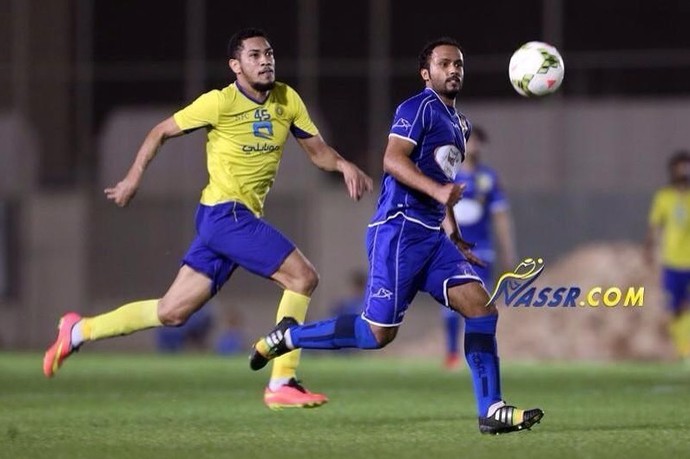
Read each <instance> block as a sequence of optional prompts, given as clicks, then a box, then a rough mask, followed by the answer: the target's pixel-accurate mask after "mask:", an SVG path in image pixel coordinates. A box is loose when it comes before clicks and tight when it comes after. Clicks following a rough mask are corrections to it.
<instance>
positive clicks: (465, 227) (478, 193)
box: [453, 164, 508, 262]
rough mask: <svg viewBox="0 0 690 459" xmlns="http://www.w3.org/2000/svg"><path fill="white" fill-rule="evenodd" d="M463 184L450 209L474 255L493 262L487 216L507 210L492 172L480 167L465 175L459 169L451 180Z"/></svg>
mask: <svg viewBox="0 0 690 459" xmlns="http://www.w3.org/2000/svg"><path fill="white" fill-rule="evenodd" d="M455 181H456V182H457V183H464V184H465V191H464V192H463V194H462V199H461V200H460V201H458V203H457V204H456V205H455V207H454V208H453V213H454V214H455V220H456V222H457V223H458V226H459V227H460V231H461V232H462V237H463V239H465V240H466V241H469V242H473V243H475V244H476V246H475V250H474V252H475V253H476V254H477V256H479V257H480V258H482V259H483V260H484V261H488V262H491V261H493V260H494V257H495V255H494V250H493V245H492V237H491V235H492V227H491V215H492V213H493V212H496V211H500V210H504V209H507V208H508V200H507V199H506V196H505V194H504V193H503V189H502V188H501V185H500V182H499V179H498V175H497V174H496V171H495V170H493V169H492V168H490V167H488V166H485V165H483V164H480V165H478V166H477V168H476V169H475V170H474V171H472V172H468V171H465V170H463V169H461V170H460V171H459V172H458V174H457V175H456V176H455Z"/></svg>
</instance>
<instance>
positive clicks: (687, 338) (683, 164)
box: [647, 151, 690, 359]
mask: <svg viewBox="0 0 690 459" xmlns="http://www.w3.org/2000/svg"><path fill="white" fill-rule="evenodd" d="M668 171H669V178H670V183H669V184H668V185H667V186H665V187H663V188H661V189H660V190H659V191H657V192H656V194H655V195H654V201H653V203H652V208H651V210H650V212H649V230H648V233H647V251H648V258H649V259H650V260H653V258H654V252H655V251H656V248H657V247H658V244H659V243H660V244H661V267H662V282H663V287H664V289H665V290H666V293H667V296H668V301H669V303H668V305H669V308H670V310H671V314H672V315H673V316H672V318H671V322H670V324H669V332H670V335H671V338H672V339H673V344H674V346H675V347H676V352H677V353H678V356H679V357H680V358H683V359H688V358H690V153H688V152H687V151H679V152H677V153H676V154H674V155H673V156H672V157H671V159H670V160H669V163H668Z"/></svg>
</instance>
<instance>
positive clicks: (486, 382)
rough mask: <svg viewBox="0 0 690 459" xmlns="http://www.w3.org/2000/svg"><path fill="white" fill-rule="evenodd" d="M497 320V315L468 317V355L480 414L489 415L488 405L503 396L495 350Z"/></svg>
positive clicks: (466, 349) (466, 321) (466, 352)
mask: <svg viewBox="0 0 690 459" xmlns="http://www.w3.org/2000/svg"><path fill="white" fill-rule="evenodd" d="M497 322H498V315H490V316H484V317H470V318H466V319H465V358H466V359H467V364H468V365H469V367H470V371H471V372H472V383H473V384H474V396H475V399H476V400H477V413H478V415H479V416H486V415H487V411H488V410H489V407H490V406H491V405H492V404H494V403H496V402H498V401H501V400H502V399H503V398H502V396H501V375H500V372H499V365H498V353H497V350H496V323H497Z"/></svg>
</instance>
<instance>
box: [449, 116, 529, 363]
mask: <svg viewBox="0 0 690 459" xmlns="http://www.w3.org/2000/svg"><path fill="white" fill-rule="evenodd" d="M488 142H489V138H488V135H487V133H486V131H485V130H484V129H483V128H482V127H481V126H477V125H473V126H472V133H471V135H470V138H469V140H468V141H467V145H466V147H465V148H466V152H465V161H464V162H463V163H462V165H461V166H460V170H459V171H458V174H457V175H456V177H455V182H456V183H460V184H464V185H465V190H464V191H463V194H462V199H461V200H460V201H458V203H457V204H455V206H454V207H453V213H454V215H455V221H456V222H457V223H458V226H459V227H460V230H461V232H462V236H463V238H465V240H466V241H469V242H472V243H474V244H475V246H474V248H473V249H472V251H473V252H474V254H475V255H477V257H479V258H480V259H481V260H482V261H484V263H485V264H486V266H475V267H474V270H475V272H476V273H477V275H479V277H480V278H481V279H482V282H484V286H485V287H486V289H487V290H489V291H491V290H492V289H493V285H494V278H493V270H494V261H495V259H496V251H495V250H494V239H493V236H495V237H496V243H497V245H498V255H499V261H500V264H499V266H500V269H501V271H512V270H513V269H514V268H515V265H516V264H517V261H518V260H517V253H516V249H515V236H514V231H513V219H512V217H511V214H510V208H509V206H508V199H507V198H506V195H505V193H504V192H503V188H502V187H501V183H500V180H499V178H498V174H497V172H496V171H495V170H494V169H493V168H491V167H489V166H488V165H486V163H484V161H483V154H484V148H485V146H486V144H487V143H488ZM441 313H442V315H443V323H444V331H445V339H446V340H445V344H446V355H445V360H444V366H445V367H446V368H447V369H449V370H453V369H455V368H457V367H458V365H459V364H460V357H459V351H460V350H459V346H460V342H459V339H458V337H459V335H460V331H461V328H462V316H460V314H458V313H457V312H455V311H453V310H452V309H450V308H446V307H443V308H441Z"/></svg>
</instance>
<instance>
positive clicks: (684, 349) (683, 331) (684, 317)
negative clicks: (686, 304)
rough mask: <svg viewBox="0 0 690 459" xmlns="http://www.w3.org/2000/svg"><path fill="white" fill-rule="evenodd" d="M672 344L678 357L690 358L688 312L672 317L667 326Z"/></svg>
mask: <svg viewBox="0 0 690 459" xmlns="http://www.w3.org/2000/svg"><path fill="white" fill-rule="evenodd" d="M669 329H670V332H671V338H672V339H673V344H674V345H675V347H676V352H677V353H678V356H679V357H682V358H688V357H690V311H685V312H683V313H681V314H680V315H679V316H678V317H674V318H673V319H672V321H671V324H670V326H669Z"/></svg>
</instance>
